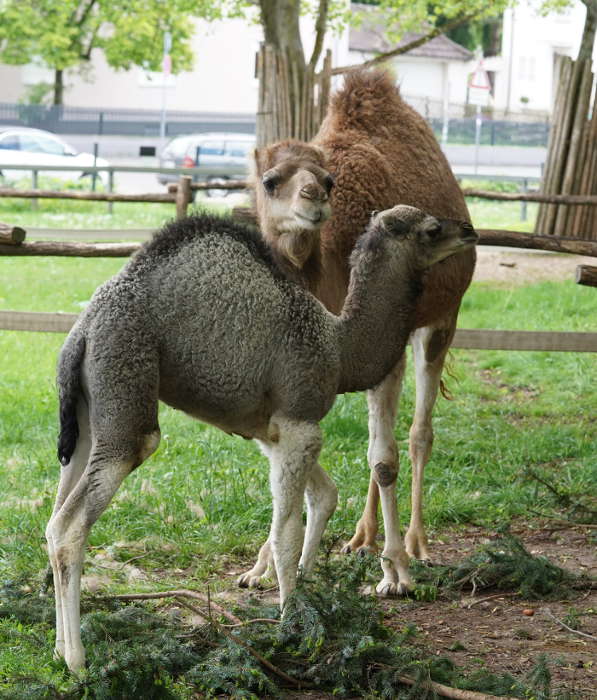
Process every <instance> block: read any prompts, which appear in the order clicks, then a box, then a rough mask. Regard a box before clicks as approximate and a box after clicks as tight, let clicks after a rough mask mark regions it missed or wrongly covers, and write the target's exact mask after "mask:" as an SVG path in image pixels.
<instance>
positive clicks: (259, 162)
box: [253, 148, 263, 175]
mask: <svg viewBox="0 0 597 700" xmlns="http://www.w3.org/2000/svg"><path fill="white" fill-rule="evenodd" d="M253 161H254V163H255V172H256V173H257V174H258V175H259V174H260V173H261V172H262V170H263V158H262V155H261V151H260V150H259V149H258V148H255V149H254V151H253Z"/></svg>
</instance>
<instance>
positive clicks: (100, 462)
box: [46, 430, 159, 671]
mask: <svg viewBox="0 0 597 700" xmlns="http://www.w3.org/2000/svg"><path fill="white" fill-rule="evenodd" d="M94 438H95V439H94V441H93V447H92V449H91V453H90V455H89V460H88V462H87V464H86V466H85V468H84V470H83V473H82V475H81V476H80V478H79V480H78V481H77V483H76V485H75V486H74V487H73V488H72V490H71V491H70V493H69V494H68V496H66V498H65V499H64V501H63V503H62V504H61V505H60V506H59V507H58V509H57V510H56V511H55V512H54V514H53V515H52V517H51V519H50V522H49V523H48V526H47V528H46V537H47V540H48V550H49V552H50V558H51V561H52V568H53V570H54V576H55V578H54V588H55V594H56V612H57V631H58V629H59V628H60V630H61V636H62V643H63V647H64V648H63V649H61V648H60V647H57V651H58V652H59V653H61V654H62V653H63V655H64V659H65V661H66V663H67V665H68V667H69V669H71V671H78V670H80V669H81V668H83V667H84V665H85V650H84V649H83V645H82V644H81V632H80V612H79V606H80V584H81V572H82V568H83V559H84V548H85V543H86V541H87V536H88V534H89V530H90V529H91V526H92V525H93V523H94V522H95V521H96V520H97V518H98V517H99V516H100V515H101V514H102V512H103V511H104V510H105V508H106V507H107V505H108V503H109V502H110V500H111V499H112V497H113V495H114V494H115V493H116V491H117V489H118V487H119V486H120V484H121V483H122V480H123V479H124V478H125V477H126V476H127V475H128V474H129V473H130V472H131V471H132V469H133V468H134V467H135V466H137V465H138V464H140V463H141V462H142V461H143V460H144V459H145V458H146V457H147V456H149V455H150V454H151V453H152V452H153V451H154V450H155V449H156V447H157V445H158V443H159V431H157V430H156V431H154V432H152V433H147V434H145V435H139V436H134V439H132V440H131V441H130V444H127V445H126V447H122V446H120V447H121V448H120V449H119V446H118V445H116V444H115V441H114V438H113V436H109V437H108V438H107V439H102V438H101V436H94ZM71 462H72V460H71ZM61 495H62V494H61V491H60V489H59V498H60V496H61ZM57 500H58V499H57Z"/></svg>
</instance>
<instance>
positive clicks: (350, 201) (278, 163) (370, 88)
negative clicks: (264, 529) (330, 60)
mask: <svg viewBox="0 0 597 700" xmlns="http://www.w3.org/2000/svg"><path fill="white" fill-rule="evenodd" d="M255 160H256V169H255V170H256V171H255V174H254V176H255V177H254V185H255V199H256V207H257V212H258V218H259V222H260V226H261V230H262V232H263V235H264V237H265V239H266V240H267V241H268V242H269V244H270V246H271V247H272V249H273V251H274V254H275V257H276V258H277V260H278V262H279V263H280V265H281V266H282V267H283V269H284V270H285V271H286V273H287V274H288V275H289V276H291V277H293V278H295V279H300V280H301V281H302V282H303V284H305V286H307V287H308V288H309V289H310V290H311V291H312V292H313V293H314V294H315V295H316V296H317V297H318V298H319V299H320V300H321V301H322V302H323V303H324V305H325V306H326V307H327V308H328V309H329V310H331V311H333V312H334V313H338V312H339V311H340V309H341V308H342V304H343V301H344V298H345V296H346V293H347V289H348V280H349V256H350V253H351V251H352V249H353V246H354V243H355V241H356V239H357V237H358V236H359V234H360V232H361V231H363V230H364V228H365V227H366V224H367V221H368V219H369V217H370V216H371V213H372V212H373V211H376V210H382V209H387V208H389V207H392V206H394V205H396V204H408V205H411V206H414V207H417V208H419V209H422V210H424V211H427V212H429V213H430V214H432V215H433V216H437V217H442V218H444V217H445V218H451V219H458V220H461V221H462V220H464V221H470V217H469V213H468V210H467V207H466V204H465V202H464V198H463V195H462V192H461V190H460V187H459V186H458V183H457V182H456V180H455V178H454V176H453V174H452V171H451V169H450V166H449V164H448V162H447V160H446V158H445V156H444V154H443V153H442V151H441V149H440V147H439V145H438V143H437V141H436V139H435V137H434V135H433V133H432V131H431V129H430V128H429V126H428V125H427V124H426V122H425V121H424V119H423V118H422V117H421V116H420V115H419V114H418V113H417V112H415V111H414V110H413V109H412V108H411V107H409V106H408V105H407V104H406V103H405V102H404V100H403V99H402V98H401V96H400V94H399V91H398V89H397V87H396V86H395V84H394V82H393V80H392V78H391V77H390V75H388V73H386V72H383V71H379V70H376V71H364V70H359V71H355V72H353V73H351V74H349V75H347V77H346V79H345V84H344V87H343V88H342V89H341V90H340V91H339V92H337V93H336V94H335V95H334V96H333V97H332V99H331V103H330V107H329V109H328V113H327V116H326V118H325V120H324V122H323V124H322V126H321V128H320V130H319V133H318V134H317V136H316V137H315V139H314V141H313V143H311V144H306V143H301V142H296V141H285V142H281V143H278V144H274V145H272V146H269V147H266V148H264V149H262V150H260V151H258V152H257V153H256V159H255ZM322 169H323V173H322ZM326 170H327V171H328V172H329V173H330V175H331V176H332V178H333V184H334V187H333V189H332V180H331V179H328V178H326V177H325V171H326ZM330 192H331V194H330ZM328 197H329V202H328ZM330 204H331V209H332V215H331V218H327V217H328V214H329V206H330ZM326 219H327V220H326ZM474 265H475V252H474V250H472V249H471V250H468V251H466V252H462V253H460V254H458V255H454V256H452V257H451V258H448V259H446V260H444V261H442V262H440V263H437V264H436V265H434V266H433V267H432V268H430V270H429V271H428V272H427V274H426V277H425V280H424V289H423V294H422V296H421V298H420V300H419V302H418V305H417V308H416V314H415V317H414V322H413V324H412V328H411V329H410V331H411V343H412V348H413V357H414V365H415V378H416V407H415V415H414V420H413V423H412V426H411V429H410V436H409V454H410V458H411V462H412V509H411V519H410V525H409V528H408V531H407V533H406V537H405V544H406V551H407V552H408V554H409V555H410V556H412V557H416V558H419V559H424V560H428V559H429V552H428V547H427V537H426V535H425V530H424V525H423V514H422V486H423V472H424V469H425V465H426V464H427V461H428V460H429V456H430V453H431V445H432V442H433V431H432V425H431V413H432V409H433V406H434V404H435V400H436V398H437V394H438V390H439V388H440V384H441V374H442V369H443V366H444V362H445V358H446V353H447V351H448V348H449V346H450V343H451V341H452V337H453V335H454V330H455V328H456V319H457V314H458V309H459V307H460V302H461V299H462V296H463V294H464V292H465V291H466V289H467V287H468V285H469V284H470V281H471V278H472V275H473V269H474ZM405 364H406V357H405V354H404V353H403V354H402V356H401V358H400V360H399V361H398V363H397V365H396V366H395V367H394V369H393V370H392V371H391V372H390V373H389V374H388V376H387V377H386V379H385V380H383V381H382V382H381V383H380V384H379V385H378V386H377V387H376V388H375V389H373V390H371V391H369V392H368V393H367V401H368V406H369V449H368V462H369V467H370V469H371V478H370V482H369V492H368V495H367V503H366V505H365V509H364V512H363V515H362V517H361V519H360V520H359V522H358V524H357V528H356V532H355V535H354V536H353V538H352V539H351V540H350V542H348V543H347V544H346V546H345V548H344V551H347V552H349V551H353V550H359V551H360V550H370V551H377V547H376V543H375V539H376V535H377V528H378V525H377V509H378V504H379V501H380V497H381V506H382V514H383V518H384V527H385V535H386V541H385V547H384V550H383V553H382V560H381V561H382V568H383V570H384V578H383V579H382V581H381V582H380V583H379V585H378V586H377V591H378V593H380V594H382V595H390V594H395V593H404V592H405V591H406V590H407V589H408V584H409V582H408V581H407V580H405V577H404V576H400V575H399V573H398V571H399V568H403V567H400V566H399V565H400V561H401V559H402V558H403V557H404V545H403V543H402V540H401V537H400V531H399V519H398V510H397V504H396V477H397V474H398V450H397V447H396V441H395V438H394V425H395V419H396V410H397V402H398V398H399V395H400V390H401V386H402V380H403V376H404V370H405ZM268 557H269V543H266V544H265V545H264V547H263V548H262V550H261V552H260V556H259V560H258V562H257V564H256V565H255V567H254V568H253V569H252V570H251V571H249V572H247V574H245V575H244V576H241V578H240V583H241V584H245V585H257V584H258V582H259V580H260V578H261V576H262V575H263V574H264V572H265V569H266V562H267V559H268Z"/></svg>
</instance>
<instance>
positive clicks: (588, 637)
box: [541, 608, 597, 642]
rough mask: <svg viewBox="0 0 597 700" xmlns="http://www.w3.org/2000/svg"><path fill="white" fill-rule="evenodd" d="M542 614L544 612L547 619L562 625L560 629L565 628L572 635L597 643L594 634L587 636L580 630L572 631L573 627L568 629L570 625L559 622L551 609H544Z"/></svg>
mask: <svg viewBox="0 0 597 700" xmlns="http://www.w3.org/2000/svg"><path fill="white" fill-rule="evenodd" d="M541 612H543V613H544V614H545V615H547V617H549V618H550V619H551V620H553V621H554V622H556V623H557V624H558V625H560V627H563V628H564V629H565V630H568V632H571V633H572V634H578V635H579V636H580V637H584V638H585V639H590V640H591V641H593V642H597V637H594V636H593V635H592V634H587V633H586V632H581V631H580V630H574V629H572V627H568V625H567V624H565V623H564V622H562V621H561V620H558V618H557V617H555V616H554V615H553V614H552V612H551V610H550V609H549V608H542V609H541Z"/></svg>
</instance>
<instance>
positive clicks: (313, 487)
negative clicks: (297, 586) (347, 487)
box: [299, 464, 338, 573]
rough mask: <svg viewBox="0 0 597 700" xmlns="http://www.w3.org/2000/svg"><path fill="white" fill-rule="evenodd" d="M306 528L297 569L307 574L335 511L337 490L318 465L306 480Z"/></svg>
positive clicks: (311, 567)
mask: <svg viewBox="0 0 597 700" xmlns="http://www.w3.org/2000/svg"><path fill="white" fill-rule="evenodd" d="M306 501H307V528H306V530H305V540H304V544H303V552H302V554H301V560H300V562H299V568H300V569H301V570H302V571H303V572H304V573H308V572H310V571H311V570H312V569H313V565H314V564H315V559H316V558H317V548H318V547H319V543H320V542H321V536H322V535H323V531H324V530H325V526H326V525H327V522H328V520H329V519H330V517H331V516H332V514H333V512H334V511H335V510H336V504H337V503H338V489H337V488H336V485H335V484H334V482H333V481H332V480H331V478H330V477H329V476H328V474H327V472H326V471H324V469H322V468H321V466H320V465H319V464H315V465H314V466H313V468H312V469H311V472H310V473H309V476H308V478H307V489H306Z"/></svg>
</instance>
